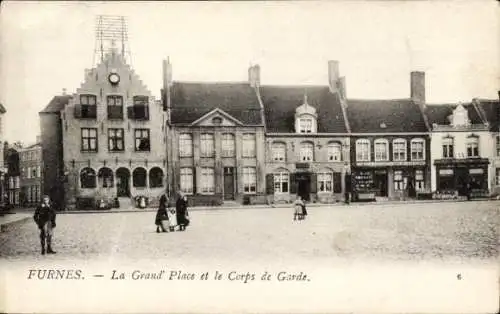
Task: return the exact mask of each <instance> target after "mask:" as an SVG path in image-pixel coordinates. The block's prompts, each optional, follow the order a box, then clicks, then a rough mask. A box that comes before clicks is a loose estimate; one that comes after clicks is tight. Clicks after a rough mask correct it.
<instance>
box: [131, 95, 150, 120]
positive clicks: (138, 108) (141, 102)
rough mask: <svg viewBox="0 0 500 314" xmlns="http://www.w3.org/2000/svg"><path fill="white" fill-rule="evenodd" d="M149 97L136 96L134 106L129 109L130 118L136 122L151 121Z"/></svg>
mask: <svg viewBox="0 0 500 314" xmlns="http://www.w3.org/2000/svg"><path fill="white" fill-rule="evenodd" d="M148 104H149V97H148V96H134V97H133V106H132V107H129V109H128V110H129V118H130V119H135V120H148V119H149V105H148Z"/></svg>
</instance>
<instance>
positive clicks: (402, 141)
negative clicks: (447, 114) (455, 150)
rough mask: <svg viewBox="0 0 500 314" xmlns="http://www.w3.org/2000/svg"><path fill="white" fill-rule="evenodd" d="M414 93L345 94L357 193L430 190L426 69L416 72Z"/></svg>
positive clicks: (369, 196) (377, 195)
mask: <svg viewBox="0 0 500 314" xmlns="http://www.w3.org/2000/svg"><path fill="white" fill-rule="evenodd" d="M410 81H411V84H410V85H411V98H410V99H396V100H356V99H348V100H347V113H348V114H347V115H348V119H349V125H350V128H351V132H352V133H351V145H350V147H351V151H350V158H351V169H352V190H353V199H354V200H357V201H365V200H374V199H382V200H383V199H406V198H414V197H417V194H419V193H426V192H430V183H431V179H430V167H429V164H430V155H431V154H430V139H429V125H428V121H427V118H426V116H425V114H424V108H425V74H424V73H423V72H412V73H411V77H410Z"/></svg>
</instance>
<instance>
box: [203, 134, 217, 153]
mask: <svg viewBox="0 0 500 314" xmlns="http://www.w3.org/2000/svg"><path fill="white" fill-rule="evenodd" d="M200 155H201V157H213V156H214V155H215V142H214V135H213V134H208V133H205V134H201V136H200Z"/></svg>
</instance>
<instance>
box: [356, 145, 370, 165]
mask: <svg viewBox="0 0 500 314" xmlns="http://www.w3.org/2000/svg"><path fill="white" fill-rule="evenodd" d="M356 160H357V161H370V142H369V141H368V140H357V141H356Z"/></svg>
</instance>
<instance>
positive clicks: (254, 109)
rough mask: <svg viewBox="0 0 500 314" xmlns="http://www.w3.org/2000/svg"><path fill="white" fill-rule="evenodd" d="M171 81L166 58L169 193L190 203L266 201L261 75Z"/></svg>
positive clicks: (165, 94) (165, 87)
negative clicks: (244, 78) (235, 79)
mask: <svg viewBox="0 0 500 314" xmlns="http://www.w3.org/2000/svg"><path fill="white" fill-rule="evenodd" d="M257 68H258V66H256V67H252V68H251V69H250V74H251V76H250V80H249V82H218V83H215V82H204V83H194V82H175V81H174V82H172V81H171V77H172V73H171V71H172V70H171V69H172V68H171V66H170V63H167V62H165V63H164V83H165V84H164V93H163V94H164V96H165V99H164V104H165V109H166V111H167V113H168V116H169V123H170V127H171V128H170V129H169V131H168V132H169V135H168V136H167V138H168V145H167V151H168V154H169V158H168V159H169V167H168V178H169V183H170V194H171V195H172V196H174V197H176V194H177V193H178V192H182V193H184V194H185V195H187V197H188V201H189V203H190V204H191V205H220V204H222V203H224V202H226V203H227V202H239V203H242V202H244V203H263V202H265V163H264V159H265V147H264V142H265V139H264V119H263V108H262V105H261V103H260V102H259V98H258V94H257V86H258V84H259V83H258V81H257V79H256V78H255V77H254V76H253V71H254V70H255V69H257Z"/></svg>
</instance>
